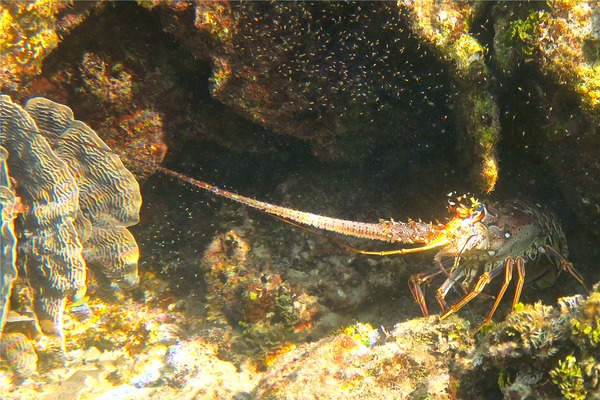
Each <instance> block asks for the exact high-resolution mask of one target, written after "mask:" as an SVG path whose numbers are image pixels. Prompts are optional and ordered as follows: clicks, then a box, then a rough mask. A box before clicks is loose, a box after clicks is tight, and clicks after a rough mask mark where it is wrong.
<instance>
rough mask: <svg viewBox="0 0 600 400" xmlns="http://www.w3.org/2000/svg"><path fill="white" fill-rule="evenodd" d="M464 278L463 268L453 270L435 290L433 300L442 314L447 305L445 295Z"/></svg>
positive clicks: (445, 310) (446, 309)
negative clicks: (436, 302)
mask: <svg viewBox="0 0 600 400" xmlns="http://www.w3.org/2000/svg"><path fill="white" fill-rule="evenodd" d="M463 276H465V270H464V269H463V268H460V269H454V270H453V271H452V272H451V273H450V275H449V276H448V278H447V279H446V280H445V281H444V283H442V285H441V286H440V287H439V289H438V290H437V293H436V295H435V298H436V299H437V301H438V304H439V305H440V308H441V309H442V312H443V313H445V312H447V311H448V304H447V303H446V300H445V299H446V295H447V294H448V292H449V291H450V289H451V288H452V287H453V286H454V284H455V283H456V281H458V280H459V279H460V278H462V277H463Z"/></svg>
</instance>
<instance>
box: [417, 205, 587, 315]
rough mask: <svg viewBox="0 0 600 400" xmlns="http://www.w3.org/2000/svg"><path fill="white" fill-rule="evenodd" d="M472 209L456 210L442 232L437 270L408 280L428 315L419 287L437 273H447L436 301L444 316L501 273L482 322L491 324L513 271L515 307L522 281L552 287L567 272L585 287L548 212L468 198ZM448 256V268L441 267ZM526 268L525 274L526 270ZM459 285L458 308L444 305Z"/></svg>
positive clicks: (556, 223) (456, 309)
mask: <svg viewBox="0 0 600 400" xmlns="http://www.w3.org/2000/svg"><path fill="white" fill-rule="evenodd" d="M471 201H472V204H471V206H470V207H466V206H462V205H461V206H459V207H458V208H457V215H456V216H455V218H454V219H452V220H451V221H450V222H449V223H448V224H446V225H445V227H444V229H443V235H444V236H445V238H446V241H447V243H446V244H445V245H444V246H443V247H442V249H441V250H440V251H439V252H438V253H437V255H436V256H435V262H436V268H435V269H434V270H433V271H431V272H430V273H425V274H417V275H414V276H413V277H411V280H410V285H411V290H412V293H413V295H414V297H415V299H416V300H417V302H418V303H419V304H420V306H421V310H422V312H423V314H424V315H428V310H427V306H426V304H425V298H424V295H423V291H422V289H421V284H422V283H425V282H427V281H429V280H431V279H432V278H433V277H435V276H436V275H439V274H444V275H446V280H445V282H444V283H443V284H442V285H441V286H440V288H439V289H438V291H437V294H436V297H437V300H438V302H439V304H440V307H441V308H442V310H443V311H444V314H443V315H442V318H445V317H447V316H449V315H451V314H453V313H454V312H456V311H458V310H459V309H460V308H462V307H463V306H464V305H465V304H467V303H468V302H469V301H471V300H472V299H473V298H474V297H476V296H477V295H478V294H479V293H481V291H482V290H483V288H484V287H485V286H486V285H487V284H488V283H489V282H490V281H491V280H492V279H494V278H495V277H497V276H498V275H500V274H501V273H502V272H504V283H503V285H502V287H501V289H500V292H499V294H498V296H497V297H496V301H495V303H494V306H493V307H492V310H491V311H490V313H489V314H488V316H487V317H486V319H485V321H484V322H489V320H491V318H492V316H493V314H494V312H495V310H496V308H497V307H498V304H499V302H500V300H501V299H502V296H503V295H504V292H505V291H506V288H507V286H508V284H509V283H510V281H511V279H512V274H513V268H514V267H516V269H517V273H518V281H517V284H516V290H515V296H514V299H513V308H514V306H515V305H516V303H517V302H518V301H519V297H520V293H521V290H522V287H523V284H524V283H525V282H528V283H532V284H535V285H537V286H539V287H546V286H550V285H552V284H553V283H554V281H555V280H556V278H557V277H558V275H559V274H560V272H561V271H563V270H566V271H568V272H569V273H570V274H571V275H573V276H574V277H575V279H576V280H577V281H578V282H579V283H580V284H581V285H582V286H583V287H584V289H585V290H586V291H587V288H586V287H585V284H584V283H583V279H582V277H581V275H580V274H579V273H578V272H577V270H575V268H574V267H573V265H572V263H570V262H569V261H568V260H567V258H566V257H567V256H568V249H567V243H566V239H565V235H564V233H563V230H562V227H561V225H560V223H559V221H558V218H557V217H556V216H555V215H554V214H553V213H552V212H551V211H549V210H546V209H544V208H542V207H541V206H538V205H535V204H531V203H528V202H525V201H509V202H504V203H489V205H487V206H485V205H483V204H481V203H479V202H478V201H476V200H474V199H471ZM448 258H451V260H452V264H451V265H452V266H451V268H450V269H446V268H444V265H445V264H447V263H445V261H446V259H448ZM525 265H527V273H526V269H525ZM457 284H459V285H460V286H461V287H462V288H463V290H464V291H465V297H463V298H462V299H461V300H460V301H459V302H458V303H457V304H455V305H453V306H452V307H448V306H447V305H446V302H445V300H444V299H445V297H446V295H447V293H448V291H449V290H450V289H451V288H452V287H454V286H455V285H457Z"/></svg>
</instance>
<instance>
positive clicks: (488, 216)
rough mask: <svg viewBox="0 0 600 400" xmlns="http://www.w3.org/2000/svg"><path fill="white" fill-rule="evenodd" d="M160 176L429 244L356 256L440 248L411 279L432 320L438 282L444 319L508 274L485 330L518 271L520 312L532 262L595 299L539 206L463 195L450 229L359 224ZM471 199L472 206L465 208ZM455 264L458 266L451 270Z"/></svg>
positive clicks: (272, 210)
mask: <svg viewBox="0 0 600 400" xmlns="http://www.w3.org/2000/svg"><path fill="white" fill-rule="evenodd" d="M158 169H159V170H160V171H161V172H163V173H164V174H167V175H170V176H173V177H175V178H177V179H180V180H182V181H185V182H187V183H189V184H191V185H192V186H194V187H197V188H201V189H204V190H207V191H209V192H212V193H214V194H216V195H218V196H221V197H225V198H228V199H230V200H233V201H236V202H238V203H241V204H244V205H247V206H249V207H252V208H255V209H257V210H260V211H262V212H265V213H267V214H271V215H274V216H276V217H279V218H280V219H283V220H284V221H291V222H293V223H298V224H301V225H307V226H311V227H314V228H318V229H322V230H325V231H330V232H335V233H339V234H343V235H347V236H353V237H357V238H366V239H373V240H381V241H386V242H391V243H404V244H415V243H422V244H423V245H422V246H420V247H414V248H403V249H397V250H390V251H374V252H373V251H364V250H358V249H353V250H354V251H356V252H358V253H361V254H371V255H379V256H386V255H392V254H408V253H416V252H422V251H426V250H431V249H436V248H440V250H439V251H438V253H437V254H436V256H435V258H434V261H435V265H434V267H433V268H432V269H431V270H429V271H426V272H423V273H419V274H416V275H413V276H411V277H410V279H409V286H410V289H411V292H412V294H413V296H414V298H415V300H416V302H417V303H418V304H419V306H420V308H421V311H422V313H423V315H424V316H428V315H429V310H428V308H427V304H426V302H425V296H424V292H423V284H425V283H428V282H429V281H431V280H432V279H433V278H434V277H436V276H438V275H443V276H445V278H446V279H445V281H444V282H443V283H442V285H441V286H440V288H439V289H438V290H437V293H436V299H437V301H438V303H439V304H440V307H441V309H442V316H441V318H442V319H443V318H446V317H448V316H449V315H451V314H453V313H455V312H457V311H458V310H460V309H461V308H462V307H464V306H465V305H466V304H467V303H468V302H469V301H471V300H472V299H473V298H475V297H477V296H478V295H479V294H480V293H481V292H482V290H483V289H484V288H485V286H486V285H487V284H488V283H489V282H490V281H491V280H492V279H494V278H496V277H497V276H498V275H500V274H501V273H502V272H504V282H503V283H502V285H501V288H500V291H499V293H498V295H497V296H496V299H495V302H494V304H493V306H492V309H491V310H490V312H489V313H488V315H487V316H486V317H485V320H484V324H485V323H487V322H489V321H490V320H491V319H492V317H493V315H494V312H495V311H496V309H497V307H498V305H499V304H500V301H501V300H502V297H503V296H504V292H505V291H506V289H507V288H508V285H509V283H510V281H511V279H512V276H513V269H515V268H516V272H517V283H516V289H515V295H514V298H513V304H512V308H513V309H514V308H515V305H516V304H517V303H518V301H519V298H520V295H521V290H522V288H523V285H524V283H525V282H526V279H525V276H526V273H525V265H526V263H528V264H530V265H531V267H530V271H529V272H528V273H527V282H530V283H533V284H536V283H537V284H538V285H540V283H542V282H543V280H545V279H548V276H550V279H551V282H550V283H549V284H552V283H554V281H555V280H556V278H557V277H558V275H559V274H560V272H561V271H563V270H565V271H567V272H568V273H569V274H571V275H572V276H573V277H574V278H575V279H576V280H577V281H578V282H579V283H580V284H581V286H582V287H583V288H584V290H585V291H586V292H588V293H589V290H588V289H587V287H586V285H585V283H584V281H583V278H582V276H581V275H580V273H579V272H578V271H577V270H576V269H575V268H574V267H573V264H572V263H571V262H569V261H568V260H567V259H566V257H567V255H568V250H567V245H566V240H565V236H564V233H563V230H562V227H561V225H560V223H559V221H558V219H557V217H556V216H555V215H554V214H553V213H552V212H550V211H549V210H545V209H543V208H542V207H540V206H538V205H535V204H530V203H528V202H524V201H510V202H505V203H489V204H487V205H485V204H483V203H481V202H479V201H478V200H476V199H474V198H472V197H471V198H467V197H466V196H462V197H460V198H459V199H458V202H457V203H451V208H450V209H451V211H452V212H453V213H454V215H453V216H452V218H451V219H450V220H449V221H448V222H447V223H445V224H441V223H431V222H429V223H426V222H420V221H419V222H417V221H413V220H409V221H408V222H398V221H394V220H389V221H386V220H381V221H379V222H378V223H367V222H356V221H350V220H344V219H337V218H331V217H325V216H321V215H317V214H312V213H308V212H304V211H299V210H295V209H291V208H287V207H282V206H277V205H273V204H269V203H266V202H263V201H259V200H255V199H252V198H249V197H245V196H241V195H238V194H235V193H232V192H229V191H227V190H224V189H220V188H218V187H216V186H213V185H210V184H208V183H206V182H202V181H199V180H196V179H193V178H190V177H188V176H186V175H183V174H181V173H178V172H175V171H172V170H170V169H167V168H164V167H158ZM465 200H466V202H467V204H466V205H465V204H462V203H461V201H463V202H464V201H465ZM544 256H545V257H544ZM447 260H450V261H451V263H450V264H448V263H447V262H446V261H447ZM447 266H449V268H448V267H447ZM457 284H459V285H460V287H462V289H463V290H464V292H465V295H464V297H463V298H462V299H461V300H460V301H458V303H456V304H454V305H452V306H450V307H449V306H448V305H447V304H446V301H445V297H446V295H447V294H448V292H449V290H450V289H451V288H452V287H454V286H455V285H457Z"/></svg>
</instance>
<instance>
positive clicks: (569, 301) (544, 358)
mask: <svg viewBox="0 0 600 400" xmlns="http://www.w3.org/2000/svg"><path fill="white" fill-rule="evenodd" d="M559 305H560V307H559V308H555V307H550V306H544V305H542V304H540V303H536V304H535V305H525V306H522V307H521V308H520V309H519V310H517V311H516V312H514V313H513V314H511V315H509V316H508V317H507V319H506V321H504V322H501V323H499V324H498V325H497V326H495V327H493V328H491V330H490V331H489V332H488V333H487V334H486V335H485V337H483V339H482V341H481V343H479V344H478V347H477V351H476V352H475V360H476V364H481V365H483V366H488V367H489V366H491V365H493V366H494V367H496V368H499V369H500V370H501V371H502V372H501V374H504V377H503V378H502V384H501V389H502V391H503V392H504V394H505V395H506V396H508V397H510V398H526V397H527V396H528V395H529V396H532V395H533V396H534V397H540V398H542V397H543V398H548V397H557V396H558V393H557V392H559V393H560V394H561V395H562V397H563V398H566V399H586V398H596V397H598V396H599V395H600V380H599V379H600V357H599V354H600V352H599V351H598V350H599V347H600V284H597V285H596V286H595V288H594V291H593V292H592V293H591V294H590V296H589V297H588V298H584V297H582V296H580V295H578V296H574V297H566V298H561V299H560V300H559ZM524 382H527V384H524ZM554 385H556V386H554Z"/></svg>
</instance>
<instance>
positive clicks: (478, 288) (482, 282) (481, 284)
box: [440, 259, 512, 319]
mask: <svg viewBox="0 0 600 400" xmlns="http://www.w3.org/2000/svg"><path fill="white" fill-rule="evenodd" d="M508 260H509V259H507V261H506V262H505V263H504V264H503V265H502V266H499V267H496V268H494V269H493V270H491V271H486V272H484V273H483V274H481V276H480V277H479V280H478V281H477V283H476V284H475V287H473V290H471V291H470V292H469V293H468V294H467V295H466V296H465V297H463V298H462V299H461V300H460V301H459V302H458V303H456V304H455V305H453V306H452V307H450V309H449V310H448V311H446V312H445V313H444V314H443V315H442V316H441V317H440V319H444V318H448V317H449V316H450V315H452V314H454V313H455V312H457V311H458V310H460V309H461V308H463V307H464V306H465V305H466V304H467V303H468V302H470V301H471V300H473V299H474V298H475V297H477V296H479V294H480V293H481V292H482V291H483V289H484V288H485V287H486V285H487V284H488V283H490V282H491V281H492V279H494V278H495V277H496V276H498V274H499V273H500V272H501V271H502V270H503V269H506V268H507V267H508V265H510V267H509V268H510V272H511V274H510V275H511V276H512V259H510V260H511V262H510V263H509V262H508ZM507 275H509V274H507ZM508 281H509V282H510V278H508ZM505 284H506V285H508V282H505ZM502 294H504V293H503V292H502ZM497 301H498V302H499V300H497Z"/></svg>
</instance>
